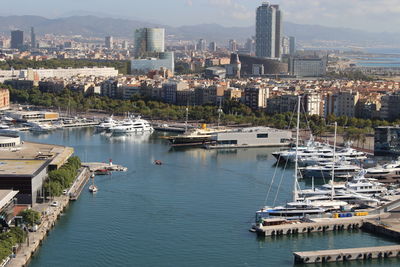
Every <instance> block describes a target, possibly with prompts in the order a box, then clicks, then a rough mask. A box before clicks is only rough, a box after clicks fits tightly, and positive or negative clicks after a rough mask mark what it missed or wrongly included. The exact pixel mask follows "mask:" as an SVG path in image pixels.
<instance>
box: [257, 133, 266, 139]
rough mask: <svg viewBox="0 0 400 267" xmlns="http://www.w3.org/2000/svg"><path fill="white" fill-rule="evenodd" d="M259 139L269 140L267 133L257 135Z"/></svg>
mask: <svg viewBox="0 0 400 267" xmlns="http://www.w3.org/2000/svg"><path fill="white" fill-rule="evenodd" d="M257 138H268V134H267V133H262V134H257Z"/></svg>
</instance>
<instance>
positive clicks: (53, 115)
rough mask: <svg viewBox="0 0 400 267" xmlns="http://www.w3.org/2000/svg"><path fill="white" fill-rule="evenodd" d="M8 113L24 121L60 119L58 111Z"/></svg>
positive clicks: (7, 113)
mask: <svg viewBox="0 0 400 267" xmlns="http://www.w3.org/2000/svg"><path fill="white" fill-rule="evenodd" d="M6 115H7V116H9V117H11V118H13V119H15V120H17V121H22V122H39V121H55V120H58V118H59V114H58V113H57V112H45V111H15V110H14V111H8V112H6Z"/></svg>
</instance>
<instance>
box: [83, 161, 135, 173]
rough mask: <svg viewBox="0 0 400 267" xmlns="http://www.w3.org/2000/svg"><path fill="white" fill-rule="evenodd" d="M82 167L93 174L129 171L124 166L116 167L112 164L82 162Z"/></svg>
mask: <svg viewBox="0 0 400 267" xmlns="http://www.w3.org/2000/svg"><path fill="white" fill-rule="evenodd" d="M82 166H83V167H86V168H88V169H89V170H90V171H91V172H95V171H98V170H108V171H127V170H128V169H127V168H126V167H124V166H122V165H114V164H112V162H111V163H104V162H82Z"/></svg>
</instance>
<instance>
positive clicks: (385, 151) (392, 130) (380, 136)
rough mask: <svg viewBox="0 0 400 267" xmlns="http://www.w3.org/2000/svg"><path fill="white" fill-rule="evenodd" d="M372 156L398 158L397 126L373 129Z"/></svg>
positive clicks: (399, 128) (398, 139)
mask: <svg viewBox="0 0 400 267" xmlns="http://www.w3.org/2000/svg"><path fill="white" fill-rule="evenodd" d="M374 154H375V155H387V156H388V155H396V156H400V127H399V126H380V127H376V128H375V137H374Z"/></svg>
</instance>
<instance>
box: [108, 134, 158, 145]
mask: <svg viewBox="0 0 400 267" xmlns="http://www.w3.org/2000/svg"><path fill="white" fill-rule="evenodd" d="M151 135H152V133H149V132H146V133H127V134H123V135H113V134H102V137H103V138H106V139H107V140H108V141H109V142H110V143H111V144H117V143H131V144H140V143H145V142H147V141H148V140H149V139H150V136H151Z"/></svg>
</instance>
